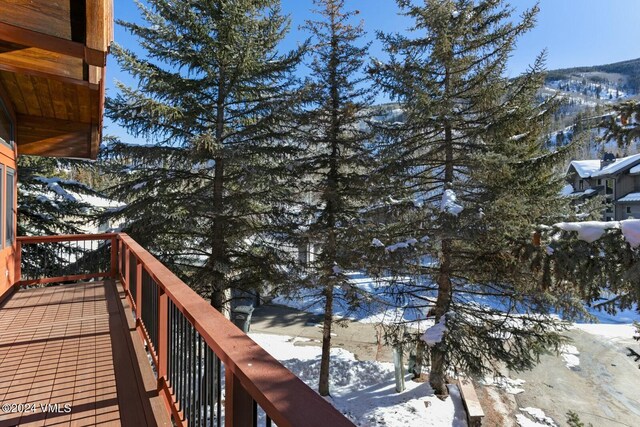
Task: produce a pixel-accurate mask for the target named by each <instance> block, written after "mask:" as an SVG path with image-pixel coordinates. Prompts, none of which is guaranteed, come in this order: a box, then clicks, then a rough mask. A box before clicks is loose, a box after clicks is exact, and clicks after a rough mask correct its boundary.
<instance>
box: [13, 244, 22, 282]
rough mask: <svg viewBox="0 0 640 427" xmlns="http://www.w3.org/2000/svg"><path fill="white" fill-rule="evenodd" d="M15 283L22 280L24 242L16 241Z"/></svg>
mask: <svg viewBox="0 0 640 427" xmlns="http://www.w3.org/2000/svg"><path fill="white" fill-rule="evenodd" d="M13 275H14V276H13V283H14V284H15V283H18V282H19V281H20V280H21V277H20V276H22V242H21V241H19V240H18V241H17V242H16V258H15V266H14V271H13Z"/></svg>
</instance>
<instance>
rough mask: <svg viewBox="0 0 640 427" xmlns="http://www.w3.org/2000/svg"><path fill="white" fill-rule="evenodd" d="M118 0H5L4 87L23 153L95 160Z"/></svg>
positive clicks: (0, 50) (0, 4)
mask: <svg viewBox="0 0 640 427" xmlns="http://www.w3.org/2000/svg"><path fill="white" fill-rule="evenodd" d="M112 10H113V6H112V0H73V1H71V0H66V1H56V2H52V1H49V0H0V11H2V13H1V16H0V86H1V87H3V88H4V89H5V91H6V93H7V94H8V98H9V100H10V103H11V104H12V105H13V108H14V109H15V111H16V114H17V115H18V121H17V130H18V131H17V135H18V136H17V141H16V142H17V145H18V153H20V154H32V155H42V156H53V157H80V158H91V159H95V158H96V157H97V154H98V147H99V145H100V140H101V137H102V134H101V133H102V114H103V108H104V89H105V75H106V73H105V68H104V67H105V64H106V56H107V53H108V49H109V45H110V43H111V41H112V40H113V12H112Z"/></svg>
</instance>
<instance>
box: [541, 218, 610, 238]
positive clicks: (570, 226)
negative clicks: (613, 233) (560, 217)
mask: <svg viewBox="0 0 640 427" xmlns="http://www.w3.org/2000/svg"><path fill="white" fill-rule="evenodd" d="M554 225H555V226H556V227H557V228H559V229H561V230H564V231H577V232H578V239H580V240H584V241H585V242H588V243H593V242H595V241H596V240H598V239H599V238H601V237H602V235H603V234H604V232H605V231H606V230H608V229H613V228H618V227H619V225H618V223H617V222H615V221H608V222H605V221H584V222H559V223H557V224H554Z"/></svg>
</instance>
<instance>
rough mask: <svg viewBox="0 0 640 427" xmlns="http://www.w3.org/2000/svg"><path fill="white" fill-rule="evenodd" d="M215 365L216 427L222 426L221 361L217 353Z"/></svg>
mask: <svg viewBox="0 0 640 427" xmlns="http://www.w3.org/2000/svg"><path fill="white" fill-rule="evenodd" d="M215 365H216V411H217V420H218V427H221V426H222V363H221V362H220V358H219V357H218V355H216V357H215Z"/></svg>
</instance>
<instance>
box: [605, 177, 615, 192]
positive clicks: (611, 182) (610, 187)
mask: <svg viewBox="0 0 640 427" xmlns="http://www.w3.org/2000/svg"><path fill="white" fill-rule="evenodd" d="M605 185H606V188H605V194H613V188H614V186H615V180H613V179H607V180H606V181H605Z"/></svg>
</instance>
